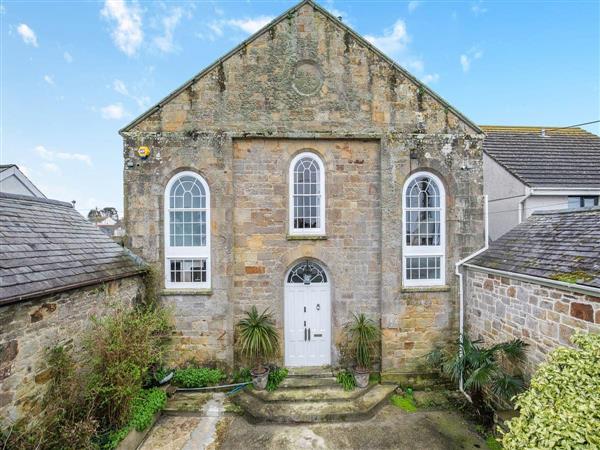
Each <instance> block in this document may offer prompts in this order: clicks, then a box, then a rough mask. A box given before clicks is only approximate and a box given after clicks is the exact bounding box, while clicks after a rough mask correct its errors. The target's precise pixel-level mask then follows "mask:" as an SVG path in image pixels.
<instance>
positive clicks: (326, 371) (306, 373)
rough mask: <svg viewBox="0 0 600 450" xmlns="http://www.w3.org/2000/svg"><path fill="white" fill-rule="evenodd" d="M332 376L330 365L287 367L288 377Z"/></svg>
mask: <svg viewBox="0 0 600 450" xmlns="http://www.w3.org/2000/svg"><path fill="white" fill-rule="evenodd" d="M331 376H333V369H332V368H331V367H289V368H288V377H307V378H328V377H331Z"/></svg>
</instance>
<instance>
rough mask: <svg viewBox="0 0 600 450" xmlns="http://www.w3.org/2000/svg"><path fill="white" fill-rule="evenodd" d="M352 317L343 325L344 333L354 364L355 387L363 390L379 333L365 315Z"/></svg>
mask: <svg viewBox="0 0 600 450" xmlns="http://www.w3.org/2000/svg"><path fill="white" fill-rule="evenodd" d="M352 316H353V318H352V320H350V322H348V323H347V324H346V325H345V331H346V335H347V338H348V341H349V345H350V350H351V353H352V355H353V356H354V359H355V362H356V366H355V367H354V378H355V380H356V385H357V386H358V387H360V388H364V387H367V385H368V384H369V373H370V370H371V362H372V361H373V357H374V355H375V351H376V343H377V342H378V340H379V333H380V331H379V327H378V326H377V324H376V323H375V322H374V321H373V320H372V319H370V318H368V317H367V316H366V315H365V314H363V313H360V314H358V315H357V314H352Z"/></svg>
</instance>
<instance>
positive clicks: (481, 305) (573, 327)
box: [465, 268, 600, 376]
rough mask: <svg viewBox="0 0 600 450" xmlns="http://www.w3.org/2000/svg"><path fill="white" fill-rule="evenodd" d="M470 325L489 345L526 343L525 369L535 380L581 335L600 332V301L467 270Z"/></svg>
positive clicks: (468, 327)
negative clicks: (556, 351) (537, 371)
mask: <svg viewBox="0 0 600 450" xmlns="http://www.w3.org/2000/svg"><path fill="white" fill-rule="evenodd" d="M466 283H467V292H466V299H467V301H466V310H465V317H466V324H467V331H468V333H469V335H470V336H471V337H472V338H482V339H483V340H484V341H485V342H487V343H497V342H502V341H507V340H512V339H522V340H523V341H525V342H526V343H527V344H529V346H528V348H527V358H526V360H525V362H524V363H523V366H522V369H523V371H524V373H525V375H527V376H531V374H532V373H533V372H534V370H535V368H536V367H537V366H538V365H539V364H540V363H541V362H543V361H544V360H545V359H546V356H547V354H548V353H549V352H550V351H551V350H553V349H554V348H556V347H558V346H561V345H562V346H565V345H566V346H570V345H571V340H570V338H571V336H572V335H573V333H575V332H577V331H579V332H593V333H598V332H600V297H596V296H591V295H586V294H582V293H577V292H574V291H570V290H569V289H568V288H567V287H565V288H553V287H548V286H545V285H540V284H536V283H534V282H525V281H520V280H517V279H514V278H508V277H502V276H497V275H492V274H488V273H486V272H484V271H483V270H476V269H474V268H469V269H468V270H467V277H466Z"/></svg>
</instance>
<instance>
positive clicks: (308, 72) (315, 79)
mask: <svg viewBox="0 0 600 450" xmlns="http://www.w3.org/2000/svg"><path fill="white" fill-rule="evenodd" d="M322 85H323V74H322V73H321V69H319V66H318V65H317V64H316V63H315V62H313V61H300V62H299V63H298V64H297V65H296V68H295V69H294V76H293V78H292V87H293V88H294V90H295V91H296V92H297V93H298V94H300V95H314V94H316V93H317V92H319V90H320V89H321V86H322Z"/></svg>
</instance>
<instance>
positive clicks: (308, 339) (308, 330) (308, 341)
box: [308, 328, 310, 342]
mask: <svg viewBox="0 0 600 450" xmlns="http://www.w3.org/2000/svg"><path fill="white" fill-rule="evenodd" d="M308 342H310V328H309V329H308Z"/></svg>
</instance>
